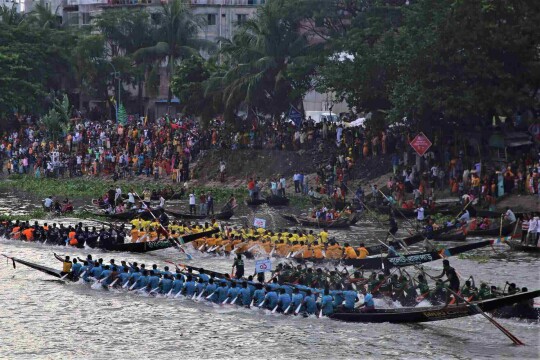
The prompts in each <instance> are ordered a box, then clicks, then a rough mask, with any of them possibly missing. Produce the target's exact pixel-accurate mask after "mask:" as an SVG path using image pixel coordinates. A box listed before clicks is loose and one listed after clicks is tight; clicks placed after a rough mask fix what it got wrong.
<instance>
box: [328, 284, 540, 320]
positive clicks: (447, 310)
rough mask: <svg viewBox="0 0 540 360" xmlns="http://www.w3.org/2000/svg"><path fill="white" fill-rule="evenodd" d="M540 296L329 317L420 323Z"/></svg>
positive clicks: (537, 292) (536, 292)
mask: <svg viewBox="0 0 540 360" xmlns="http://www.w3.org/2000/svg"><path fill="white" fill-rule="evenodd" d="M538 296H540V290H534V291H528V292H523V293H517V294H514V295H507V296H502V297H498V298H494V299H488V300H481V301H475V302H473V303H470V305H469V304H464V303H461V304H459V305H448V306H444V305H442V306H430V307H413V308H406V307H404V308H392V309H374V310H372V311H371V312H360V311H355V312H336V313H333V314H332V315H330V316H329V317H330V318H331V319H334V320H340V321H346V322H362V323H364V322H366V323H383V322H390V323H419V322H428V321H439V320H448V319H455V318H460V317H466V316H473V315H476V314H478V313H479V311H478V308H480V309H482V311H494V310H497V309H500V308H502V307H505V306H508V305H512V304H515V303H519V302H522V301H527V300H530V299H534V298H535V297H538Z"/></svg>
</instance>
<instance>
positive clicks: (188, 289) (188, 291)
mask: <svg viewBox="0 0 540 360" xmlns="http://www.w3.org/2000/svg"><path fill="white" fill-rule="evenodd" d="M195 289H196V285H195V281H193V276H191V275H188V276H187V278H186V283H185V284H184V291H183V294H184V295H185V296H187V297H190V298H191V297H193V295H194V294H195Z"/></svg>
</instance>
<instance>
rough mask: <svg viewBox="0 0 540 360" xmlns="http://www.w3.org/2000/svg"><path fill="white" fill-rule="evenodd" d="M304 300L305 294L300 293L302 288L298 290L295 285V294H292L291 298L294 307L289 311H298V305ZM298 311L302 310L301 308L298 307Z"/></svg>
mask: <svg viewBox="0 0 540 360" xmlns="http://www.w3.org/2000/svg"><path fill="white" fill-rule="evenodd" d="M303 301H304V295H302V294H301V293H300V290H298V288H297V287H295V288H294V289H293V294H292V298H291V302H292V304H291V306H292V307H293V309H292V311H291V309H289V311H288V312H289V313H291V312H293V311H296V310H297V309H298V307H299V306H300V305H301V304H302V302H303ZM298 311H300V309H298Z"/></svg>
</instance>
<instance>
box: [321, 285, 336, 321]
mask: <svg viewBox="0 0 540 360" xmlns="http://www.w3.org/2000/svg"><path fill="white" fill-rule="evenodd" d="M321 310H322V314H323V315H324V316H329V315H332V313H333V312H334V298H333V297H332V295H330V290H328V288H326V289H324V295H323V296H322V298H321Z"/></svg>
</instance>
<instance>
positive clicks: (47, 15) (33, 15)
mask: <svg viewBox="0 0 540 360" xmlns="http://www.w3.org/2000/svg"><path fill="white" fill-rule="evenodd" d="M58 9H59V8H57V9H56V11H55V12H54V13H53V12H52V11H51V10H50V9H49V8H46V7H45V6H43V5H41V4H36V5H34V8H33V10H32V11H31V12H30V14H29V15H30V16H29V20H30V22H31V23H33V24H36V25H37V26H38V27H40V28H42V29H60V28H61V27H62V16H60V15H59V14H58Z"/></svg>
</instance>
